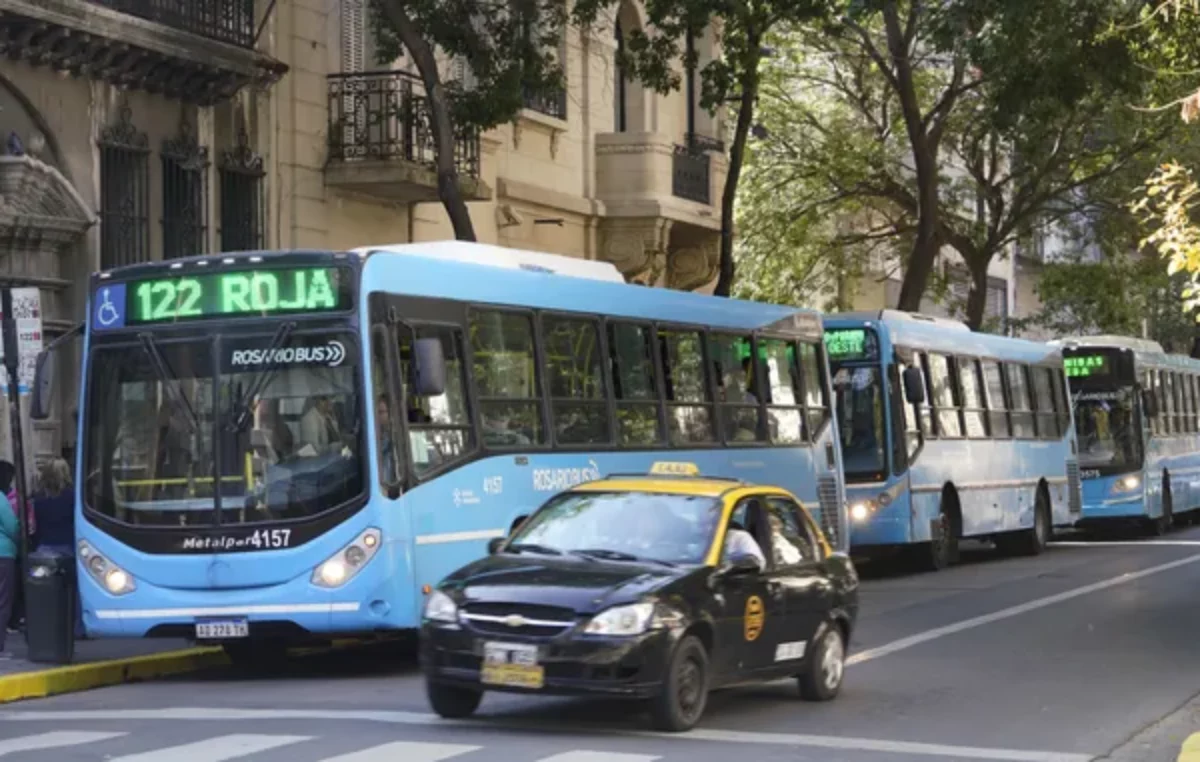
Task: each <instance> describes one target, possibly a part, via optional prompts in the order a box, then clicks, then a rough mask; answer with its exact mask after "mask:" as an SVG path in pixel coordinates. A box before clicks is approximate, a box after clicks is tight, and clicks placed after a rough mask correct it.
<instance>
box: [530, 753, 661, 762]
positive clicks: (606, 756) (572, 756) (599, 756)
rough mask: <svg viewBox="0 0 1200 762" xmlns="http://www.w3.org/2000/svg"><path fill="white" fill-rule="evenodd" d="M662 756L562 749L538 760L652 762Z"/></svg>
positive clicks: (547, 761)
mask: <svg viewBox="0 0 1200 762" xmlns="http://www.w3.org/2000/svg"><path fill="white" fill-rule="evenodd" d="M656 759H662V757H657V756H651V755H649V754H621V753H618V752H615V751H564V752H563V753H562V754H555V755H554V756H552V757H544V758H542V759H540V760H538V762H654V760H656Z"/></svg>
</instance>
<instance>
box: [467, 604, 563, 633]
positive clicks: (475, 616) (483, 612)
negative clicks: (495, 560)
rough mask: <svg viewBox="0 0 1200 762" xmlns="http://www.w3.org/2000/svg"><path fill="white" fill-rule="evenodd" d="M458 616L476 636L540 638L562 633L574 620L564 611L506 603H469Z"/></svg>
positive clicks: (561, 609) (555, 608) (549, 607)
mask: <svg viewBox="0 0 1200 762" xmlns="http://www.w3.org/2000/svg"><path fill="white" fill-rule="evenodd" d="M462 616H463V618H464V619H465V620H466V621H467V624H468V625H469V626H470V627H471V629H473V630H475V631H477V632H484V633H488V634H493V635H526V636H530V637H541V638H550V637H554V636H555V635H559V634H561V633H563V632H566V631H567V630H569V629H571V628H572V627H574V626H575V619H576V617H575V612H574V611H572V610H571V609H567V608H561V607H558V606H534V605H525V604H509V603H470V604H467V605H466V606H464V607H463V614H462ZM516 617H520V619H519V620H518V619H516Z"/></svg>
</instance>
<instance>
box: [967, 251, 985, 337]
mask: <svg viewBox="0 0 1200 762" xmlns="http://www.w3.org/2000/svg"><path fill="white" fill-rule="evenodd" d="M967 266H968V268H969V269H970V271H971V290H970V291H968V292H967V326H968V327H969V328H970V329H971V330H972V331H978V330H979V329H980V328H981V327H982V326H983V318H984V314H985V313H986V312H987V280H988V273H987V263H986V262H984V263H983V264H981V265H980V264H974V263H970V262H968V265H967Z"/></svg>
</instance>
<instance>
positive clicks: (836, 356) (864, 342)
mask: <svg viewBox="0 0 1200 762" xmlns="http://www.w3.org/2000/svg"><path fill="white" fill-rule="evenodd" d="M825 351H826V352H828V353H829V359H830V360H834V361H837V360H866V359H875V356H876V354H877V353H878V348H877V347H876V344H875V337H874V335H872V334H870V333H868V331H867V329H865V328H835V329H831V330H827V331H825Z"/></svg>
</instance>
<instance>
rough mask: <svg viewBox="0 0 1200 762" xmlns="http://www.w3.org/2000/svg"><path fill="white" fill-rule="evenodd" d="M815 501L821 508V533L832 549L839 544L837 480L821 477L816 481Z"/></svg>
mask: <svg viewBox="0 0 1200 762" xmlns="http://www.w3.org/2000/svg"><path fill="white" fill-rule="evenodd" d="M817 501H818V503H819V504H820V507H821V517H820V518H821V531H823V532H824V533H825V537H826V539H828V540H829V544H830V545H832V546H833V547H834V548H837V547H839V546H840V543H841V537H842V533H841V526H840V523H841V521H840V519H841V511H839V510H838V499H837V480H836V479H833V478H832V477H822V478H821V479H818V480H817Z"/></svg>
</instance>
